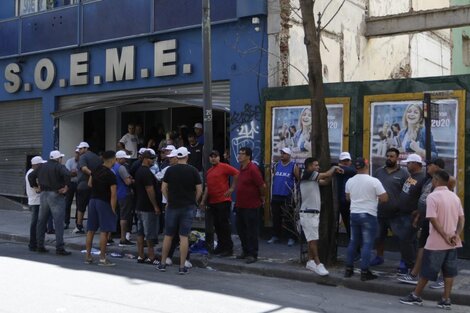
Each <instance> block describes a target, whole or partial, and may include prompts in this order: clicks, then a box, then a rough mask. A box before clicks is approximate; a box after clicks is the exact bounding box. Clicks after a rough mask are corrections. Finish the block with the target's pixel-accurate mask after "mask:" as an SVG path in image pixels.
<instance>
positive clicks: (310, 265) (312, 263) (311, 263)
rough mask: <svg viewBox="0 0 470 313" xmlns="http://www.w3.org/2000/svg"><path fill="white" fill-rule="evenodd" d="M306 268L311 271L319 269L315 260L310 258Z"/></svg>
mask: <svg viewBox="0 0 470 313" xmlns="http://www.w3.org/2000/svg"><path fill="white" fill-rule="evenodd" d="M305 268H306V269H308V270H309V271H312V272H315V271H316V269H317V264H315V261H314V260H309V261H308V262H307V264H306V265H305Z"/></svg>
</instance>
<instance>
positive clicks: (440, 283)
mask: <svg viewBox="0 0 470 313" xmlns="http://www.w3.org/2000/svg"><path fill="white" fill-rule="evenodd" d="M429 288H431V289H442V288H444V280H443V279H442V277H439V278H438V279H437V280H436V281H435V282H433V283H432V284H431V285H429Z"/></svg>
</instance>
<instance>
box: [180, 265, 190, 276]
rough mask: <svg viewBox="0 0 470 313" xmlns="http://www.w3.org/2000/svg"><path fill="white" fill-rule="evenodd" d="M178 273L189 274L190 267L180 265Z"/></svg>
mask: <svg viewBox="0 0 470 313" xmlns="http://www.w3.org/2000/svg"><path fill="white" fill-rule="evenodd" d="M178 274H180V275H186V274H189V271H188V268H187V267H186V266H185V267H180V268H179V270H178Z"/></svg>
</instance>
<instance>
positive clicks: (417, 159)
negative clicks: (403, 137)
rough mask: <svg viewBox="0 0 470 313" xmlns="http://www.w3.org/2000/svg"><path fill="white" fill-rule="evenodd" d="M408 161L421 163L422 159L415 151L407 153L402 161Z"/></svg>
mask: <svg viewBox="0 0 470 313" xmlns="http://www.w3.org/2000/svg"><path fill="white" fill-rule="evenodd" d="M408 162H416V163H419V164H421V165H423V164H424V162H423V159H421V157H420V156H419V155H418V154H416V153H412V154H410V155H408V157H407V158H406V160H405V161H403V163H408Z"/></svg>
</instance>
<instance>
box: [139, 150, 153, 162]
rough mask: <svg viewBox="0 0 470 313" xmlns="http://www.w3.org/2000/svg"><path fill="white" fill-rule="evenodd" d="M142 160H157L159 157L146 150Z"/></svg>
mask: <svg viewBox="0 0 470 313" xmlns="http://www.w3.org/2000/svg"><path fill="white" fill-rule="evenodd" d="M141 156H142V158H143V159H152V160H153V159H155V158H156V157H157V156H156V155H155V154H153V153H152V152H150V151H149V150H145V151H144V152H143V153H142V154H141Z"/></svg>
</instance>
